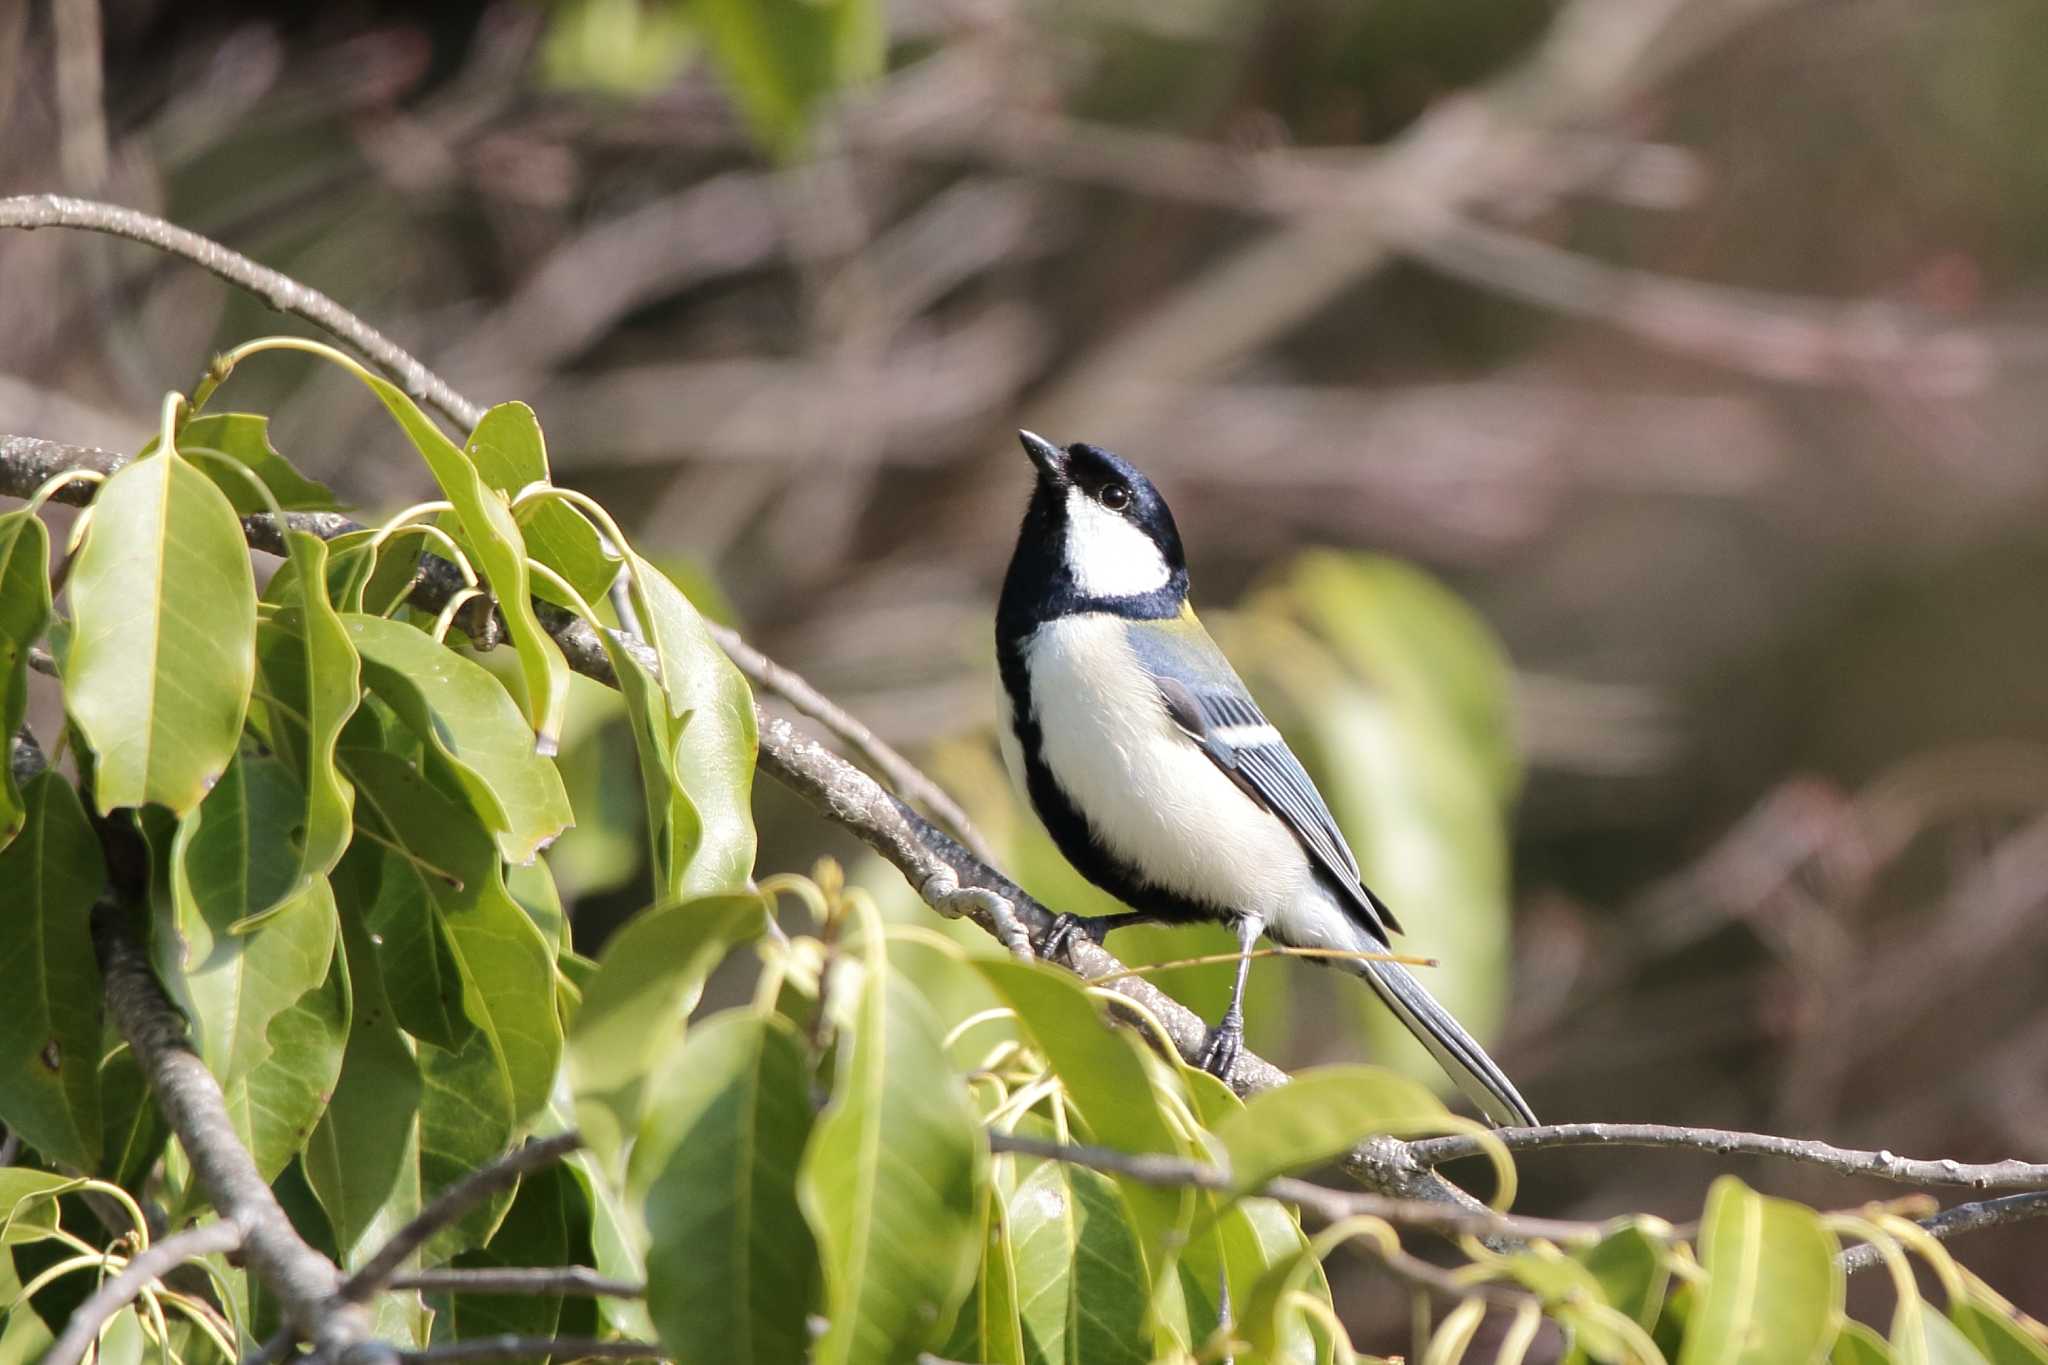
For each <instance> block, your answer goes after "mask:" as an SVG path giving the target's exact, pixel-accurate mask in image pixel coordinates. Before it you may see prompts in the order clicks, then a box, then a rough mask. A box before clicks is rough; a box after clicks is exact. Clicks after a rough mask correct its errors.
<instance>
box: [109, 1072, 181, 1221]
mask: <svg viewBox="0 0 2048 1365" xmlns="http://www.w3.org/2000/svg"><path fill="white" fill-rule="evenodd" d="M99 1089H100V1133H101V1139H100V1164H99V1172H98V1174H99V1176H100V1178H101V1179H102V1180H110V1181H112V1182H113V1183H114V1184H116V1185H119V1186H121V1187H122V1188H123V1189H139V1188H141V1185H142V1181H143V1180H144V1179H145V1178H146V1177H147V1176H148V1174H149V1171H150V1168H151V1167H153V1166H155V1165H156V1161H157V1158H158V1157H160V1156H162V1155H163V1150H164V1143H166V1142H168V1141H169V1140H170V1135H171V1130H170V1128H169V1127H168V1126H166V1125H165V1123H164V1120H163V1115H162V1113H161V1112H159V1111H158V1109H157V1107H156V1097H155V1096H154V1095H152V1094H150V1093H149V1082H148V1081H146V1080H144V1079H143V1076H142V1068H141V1067H140V1066H138V1065H136V1062H135V1054H134V1053H133V1052H131V1051H129V1049H128V1045H127V1044H126V1043H122V1044H119V1045H118V1046H116V1047H115V1048H114V1049H113V1051H111V1052H109V1053H108V1054H107V1056H106V1060H104V1061H102V1062H101V1063H100V1073H99Z"/></svg>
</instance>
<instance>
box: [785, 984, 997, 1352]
mask: <svg viewBox="0 0 2048 1365" xmlns="http://www.w3.org/2000/svg"><path fill="white" fill-rule="evenodd" d="M858 989H859V998H858V1000H857V1001H856V1003H855V1006H854V1010H853V1017H852V1025H851V1027H850V1028H847V1029H845V1030H843V1031H842V1032H841V1035H840V1040H839V1055H838V1066H837V1075H836V1076H835V1077H834V1080H833V1089H832V1100H831V1102H830V1104H828V1105H827V1106H826V1108H825V1110H824V1112H823V1113H822V1114H821V1115H819V1118H818V1122H817V1125H816V1127H814V1128H813V1129H812V1131H811V1140H810V1145H809V1147H808V1148H807V1149H806V1151H805V1153H804V1159H803V1169H802V1174H801V1176H800V1179H799V1185H798V1193H799V1197H800V1199H801V1200H802V1203H803V1209H804V1214H805V1216H806V1217H807V1218H808V1219H809V1221H810V1224H811V1231H812V1233H813V1234H814V1235H815V1236H816V1238H817V1241H818V1247H819V1250H820V1252H821V1253H822V1256H823V1262H824V1270H825V1275H824V1283H825V1316H826V1318H827V1320H828V1322H829V1323H830V1325H829V1326H828V1327H827V1329H826V1331H825V1335H824V1337H823V1338H821V1339H820V1340H819V1342H818V1346H817V1350H816V1352H815V1354H814V1356H813V1359H814V1360H816V1361H817V1362H819V1365H846V1363H847V1362H858V1363H859V1365H870V1362H872V1365H884V1363H885V1362H894V1361H902V1360H908V1359H911V1358H912V1357H914V1356H915V1355H916V1354H917V1353H918V1352H919V1351H921V1350H924V1349H927V1348H929V1347H931V1346H934V1345H936V1344H937V1343H939V1342H941V1341H944V1340H945V1338H946V1334H947V1331H948V1329H949V1328H950V1327H951V1326H952V1323H953V1315H954V1313H955V1312H956V1311H957V1310H958V1309H959V1307H960V1301H961V1299H962V1298H964V1297H965V1296H966V1293H967V1290H968V1288H969V1286H970V1285H971V1284H972V1282H973V1278H974V1270H975V1266H976V1264H977V1262H978V1261H979V1259H980V1250H981V1248H980V1234H981V1218H980V1211H979V1209H978V1208H977V1206H976V1198H977V1196H976V1190H977V1189H978V1187H979V1186H980V1184H981V1182H982V1181H983V1180H984V1179H985V1178H986V1171H987V1164H988V1148H987V1146H986V1145H985V1143H984V1139H983V1137H982V1132H981V1127H980V1125H979V1123H978V1122H977V1121H976V1118H975V1113H974V1107H973V1105H972V1104H971V1103H970V1102H969V1100H968V1098H967V1089H966V1087H965V1085H963V1084H962V1083H961V1080H960V1078H959V1076H958V1075H957V1074H955V1073H954V1071H953V1070H952V1068H951V1067H950V1066H949V1065H948V1064H947V1061H946V1054H945V1049H944V1047H943V1036H942V1034H941V1031H940V1029H939V1025H938V1021H937V1020H935V1019H934V1018H933V1017H932V1015H931V1011H930V1010H929V1009H928V1008H927V1007H926V1005H925V1003H924V1001H923V1000H922V999H921V998H920V997H919V996H918V995H917V993H916V991H915V990H913V989H912V988H911V987H910V985H909V984H908V983H907V982H906V981H905V980H904V979H903V977H902V976H901V975H900V974H899V973H898V972H896V971H895V970H894V969H893V968H890V967H889V966H888V965H887V964H886V962H885V961H884V960H883V959H882V955H881V952H880V948H879V945H874V946H873V947H871V949H870V951H869V953H868V961H867V963H866V974H865V977H864V979H862V980H861V981H860V983H859V986H858Z"/></svg>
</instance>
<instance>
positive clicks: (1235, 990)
mask: <svg viewBox="0 0 2048 1365" xmlns="http://www.w3.org/2000/svg"><path fill="white" fill-rule="evenodd" d="M1231 927H1232V928H1233V929H1235V930H1237V950H1238V953H1239V957H1238V959H1237V982H1236V984H1234V985H1232V986H1231V988H1230V1008H1228V1009H1226V1010H1224V1011H1223V1017H1222V1018H1221V1019H1219V1020H1217V1021H1216V1027H1215V1028H1213V1029H1211V1030H1209V1036H1208V1038H1206V1039H1204V1040H1203V1042H1202V1054H1201V1056H1200V1058H1199V1059H1198V1061H1199V1063H1200V1065H1201V1068H1202V1070H1204V1071H1206V1072H1208V1073H1209V1074H1210V1075H1211V1076H1214V1077H1215V1078H1216V1079H1217V1080H1219V1081H1224V1082H1228V1081H1229V1080H1230V1072H1231V1069H1232V1068H1233V1067H1235V1066H1236V1065H1237V1054H1238V1053H1240V1052H1242V1051H1243V1050H1244V979H1245V974H1246V973H1248V972H1249V971H1251V969H1252V958H1251V953H1252V945H1254V944H1256V943H1257V942H1258V941H1259V935H1260V933H1261V932H1263V931H1264V930H1265V927H1266V923H1265V921H1264V920H1262V919H1260V918H1258V917H1257V916H1256V915H1240V916H1239V917H1238V918H1237V920H1236V921H1235V922H1234V923H1233V924H1232V925H1231Z"/></svg>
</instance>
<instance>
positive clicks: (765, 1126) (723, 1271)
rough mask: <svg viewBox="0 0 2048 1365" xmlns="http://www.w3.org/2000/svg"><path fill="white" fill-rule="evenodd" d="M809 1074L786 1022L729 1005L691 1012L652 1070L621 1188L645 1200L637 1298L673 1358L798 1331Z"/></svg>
mask: <svg viewBox="0 0 2048 1365" xmlns="http://www.w3.org/2000/svg"><path fill="white" fill-rule="evenodd" d="M810 1085H811V1079H810V1067H809V1063H808V1061H807V1059H806V1057H805V1055H804V1048H803V1044H802V1043H801V1042H799V1041H798V1039H797V1036H796V1033H795V1031H794V1030H793V1029H792V1028H791V1026H790V1025H789V1023H788V1022H787V1021H786V1020H784V1019H782V1018H780V1017H779V1016H775V1015H757V1014H753V1013H749V1012H746V1011H741V1010H728V1011H726V1012H724V1013H722V1014H719V1015H716V1016H714V1017H713V1018H711V1019H710V1020H708V1021H707V1022H705V1023H704V1024H702V1025H700V1026H699V1027H698V1028H697V1029H696V1030H695V1031H694V1032H692V1033H691V1035H690V1037H689V1040H688V1041H687V1042H686V1043H684V1044H683V1046H682V1048H681V1050H680V1051H679V1052H678V1053H677V1054H676V1055H675V1056H674V1058H673V1061H672V1064H670V1065H669V1066H667V1067H665V1068H664V1069H663V1071H662V1073H661V1075H660V1076H659V1077H658V1078H656V1079H655V1088H654V1094H653V1095H652V1097H651V1102H650V1104H649V1105H648V1110H647V1117H646V1121H645V1123H643V1124H642V1125H641V1129H640V1139H639V1141H638V1143H637V1144H636V1145H635V1146H634V1149H633V1165H632V1173H631V1179H630V1184H629V1191H630V1193H631V1194H632V1195H633V1196H634V1197H635V1198H637V1199H640V1200H642V1201H644V1202H643V1207H644V1209H645V1211H646V1218H647V1229H648V1234H649V1238H650V1246H649V1250H648V1253H647V1307H648V1311H649V1313H650V1314H651V1315H652V1316H653V1318H654V1322H655V1326H656V1328H657V1329H658V1330H659V1331H660V1333H661V1340H662V1344H663V1345H665V1346H666V1347H668V1349H669V1351H670V1352H671V1353H672V1354H673V1355H674V1356H675V1357H676V1359H678V1360H712V1359H717V1360H730V1361H759V1362H762V1363H763V1365H776V1363H779V1362H782V1361H789V1360H799V1359H802V1358H803V1356H804V1354H805V1351H806V1349H807V1347H808V1346H809V1344H810V1334H809V1331H808V1329H807V1326H806V1322H805V1314H804V1311H803V1306H804V1305H807V1304H809V1303H810V1302H811V1298H812V1294H813V1292H814V1288H815V1285H816V1281H817V1278H818V1261H817V1252H816V1249H815V1248H814V1246H813V1245H812V1241H811V1233H810V1229H809V1227H808V1226H807V1225H806V1224H805V1222H804V1217H803V1212H802V1210H801V1209H800V1208H799V1207H798V1205H797V1168H798V1163H799V1162H800V1161H801V1160H802V1158H803V1152H804V1144H805V1142H806V1141H807V1140H808V1139H809V1137H810V1135H811V1097H810ZM873 1230H874V1232H875V1233H876V1235H878V1236H880V1235H884V1229H883V1228H882V1227H881V1226H880V1225H879V1223H878V1224H877V1225H876V1226H875V1227H874V1229H873Z"/></svg>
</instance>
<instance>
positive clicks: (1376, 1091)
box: [1215, 1066, 1449, 1190]
mask: <svg viewBox="0 0 2048 1365" xmlns="http://www.w3.org/2000/svg"><path fill="white" fill-rule="evenodd" d="M1448 1117H1449V1114H1448V1111H1446V1110H1445V1109H1444V1107H1443V1105H1441V1104H1439V1103H1438V1102H1437V1100H1436V1097H1435V1096H1433V1095H1431V1094H1430V1093H1429V1092H1428V1091H1427V1090H1425V1089H1423V1088H1422V1087H1421V1086H1420V1085H1418V1084H1416V1083H1415V1082H1414V1081H1411V1080H1409V1079H1407V1078H1406V1077H1403V1076H1397V1075H1395V1074H1394V1073H1393V1072H1391V1071H1383V1070H1381V1069H1380V1068H1378V1067H1371V1066H1327V1067H1316V1068H1313V1069H1311V1070H1308V1071H1302V1072H1298V1073H1297V1074H1296V1075H1295V1078H1294V1079H1293V1080H1292V1081H1291V1082H1289V1083H1288V1084H1286V1085H1283V1086H1280V1087H1279V1088H1278V1089H1274V1090H1267V1091H1262V1092H1261V1093H1259V1094H1257V1095H1254V1096H1252V1097H1251V1098H1250V1099H1249V1100H1246V1101H1245V1105H1244V1108H1243V1109H1241V1110H1239V1111H1238V1112H1237V1113H1234V1114H1231V1115H1228V1116H1227V1117H1225V1118H1224V1119H1223V1120H1222V1122H1221V1123H1219V1124H1218V1125H1217V1127H1216V1130H1215V1131H1216V1137H1217V1139H1218V1140H1219V1141H1221V1142H1222V1143H1223V1148H1224V1150H1225V1151H1226V1152H1228V1153H1229V1154H1230V1174H1231V1180H1232V1182H1233V1183H1234V1184H1235V1185H1236V1186H1237V1188H1238V1189H1240V1190H1255V1189H1257V1188H1259V1186H1261V1185H1263V1184H1265V1183H1266V1182H1267V1181H1268V1180H1271V1179H1272V1178H1273V1177H1274V1176H1276V1175H1284V1174H1285V1173H1286V1172H1288V1171H1291V1170H1297V1169H1299V1168H1301V1167H1303V1166H1313V1165H1315V1164H1317V1163H1318V1162H1323V1161H1328V1160H1330V1159H1331V1158H1333V1157H1337V1156H1340V1155H1342V1154H1343V1153H1345V1152H1348V1151H1350V1150H1351V1149H1352V1148H1353V1147H1355V1146H1357V1145H1358V1143H1359V1141H1360V1139H1362V1138H1365V1137H1368V1136H1370V1135H1372V1134H1375V1133H1392V1134H1396V1135H1402V1134H1410V1133H1416V1132H1421V1131H1423V1130H1425V1129H1431V1128H1440V1127H1441V1126H1442V1125H1443V1122H1444V1120H1445V1119H1446V1118H1448Z"/></svg>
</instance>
